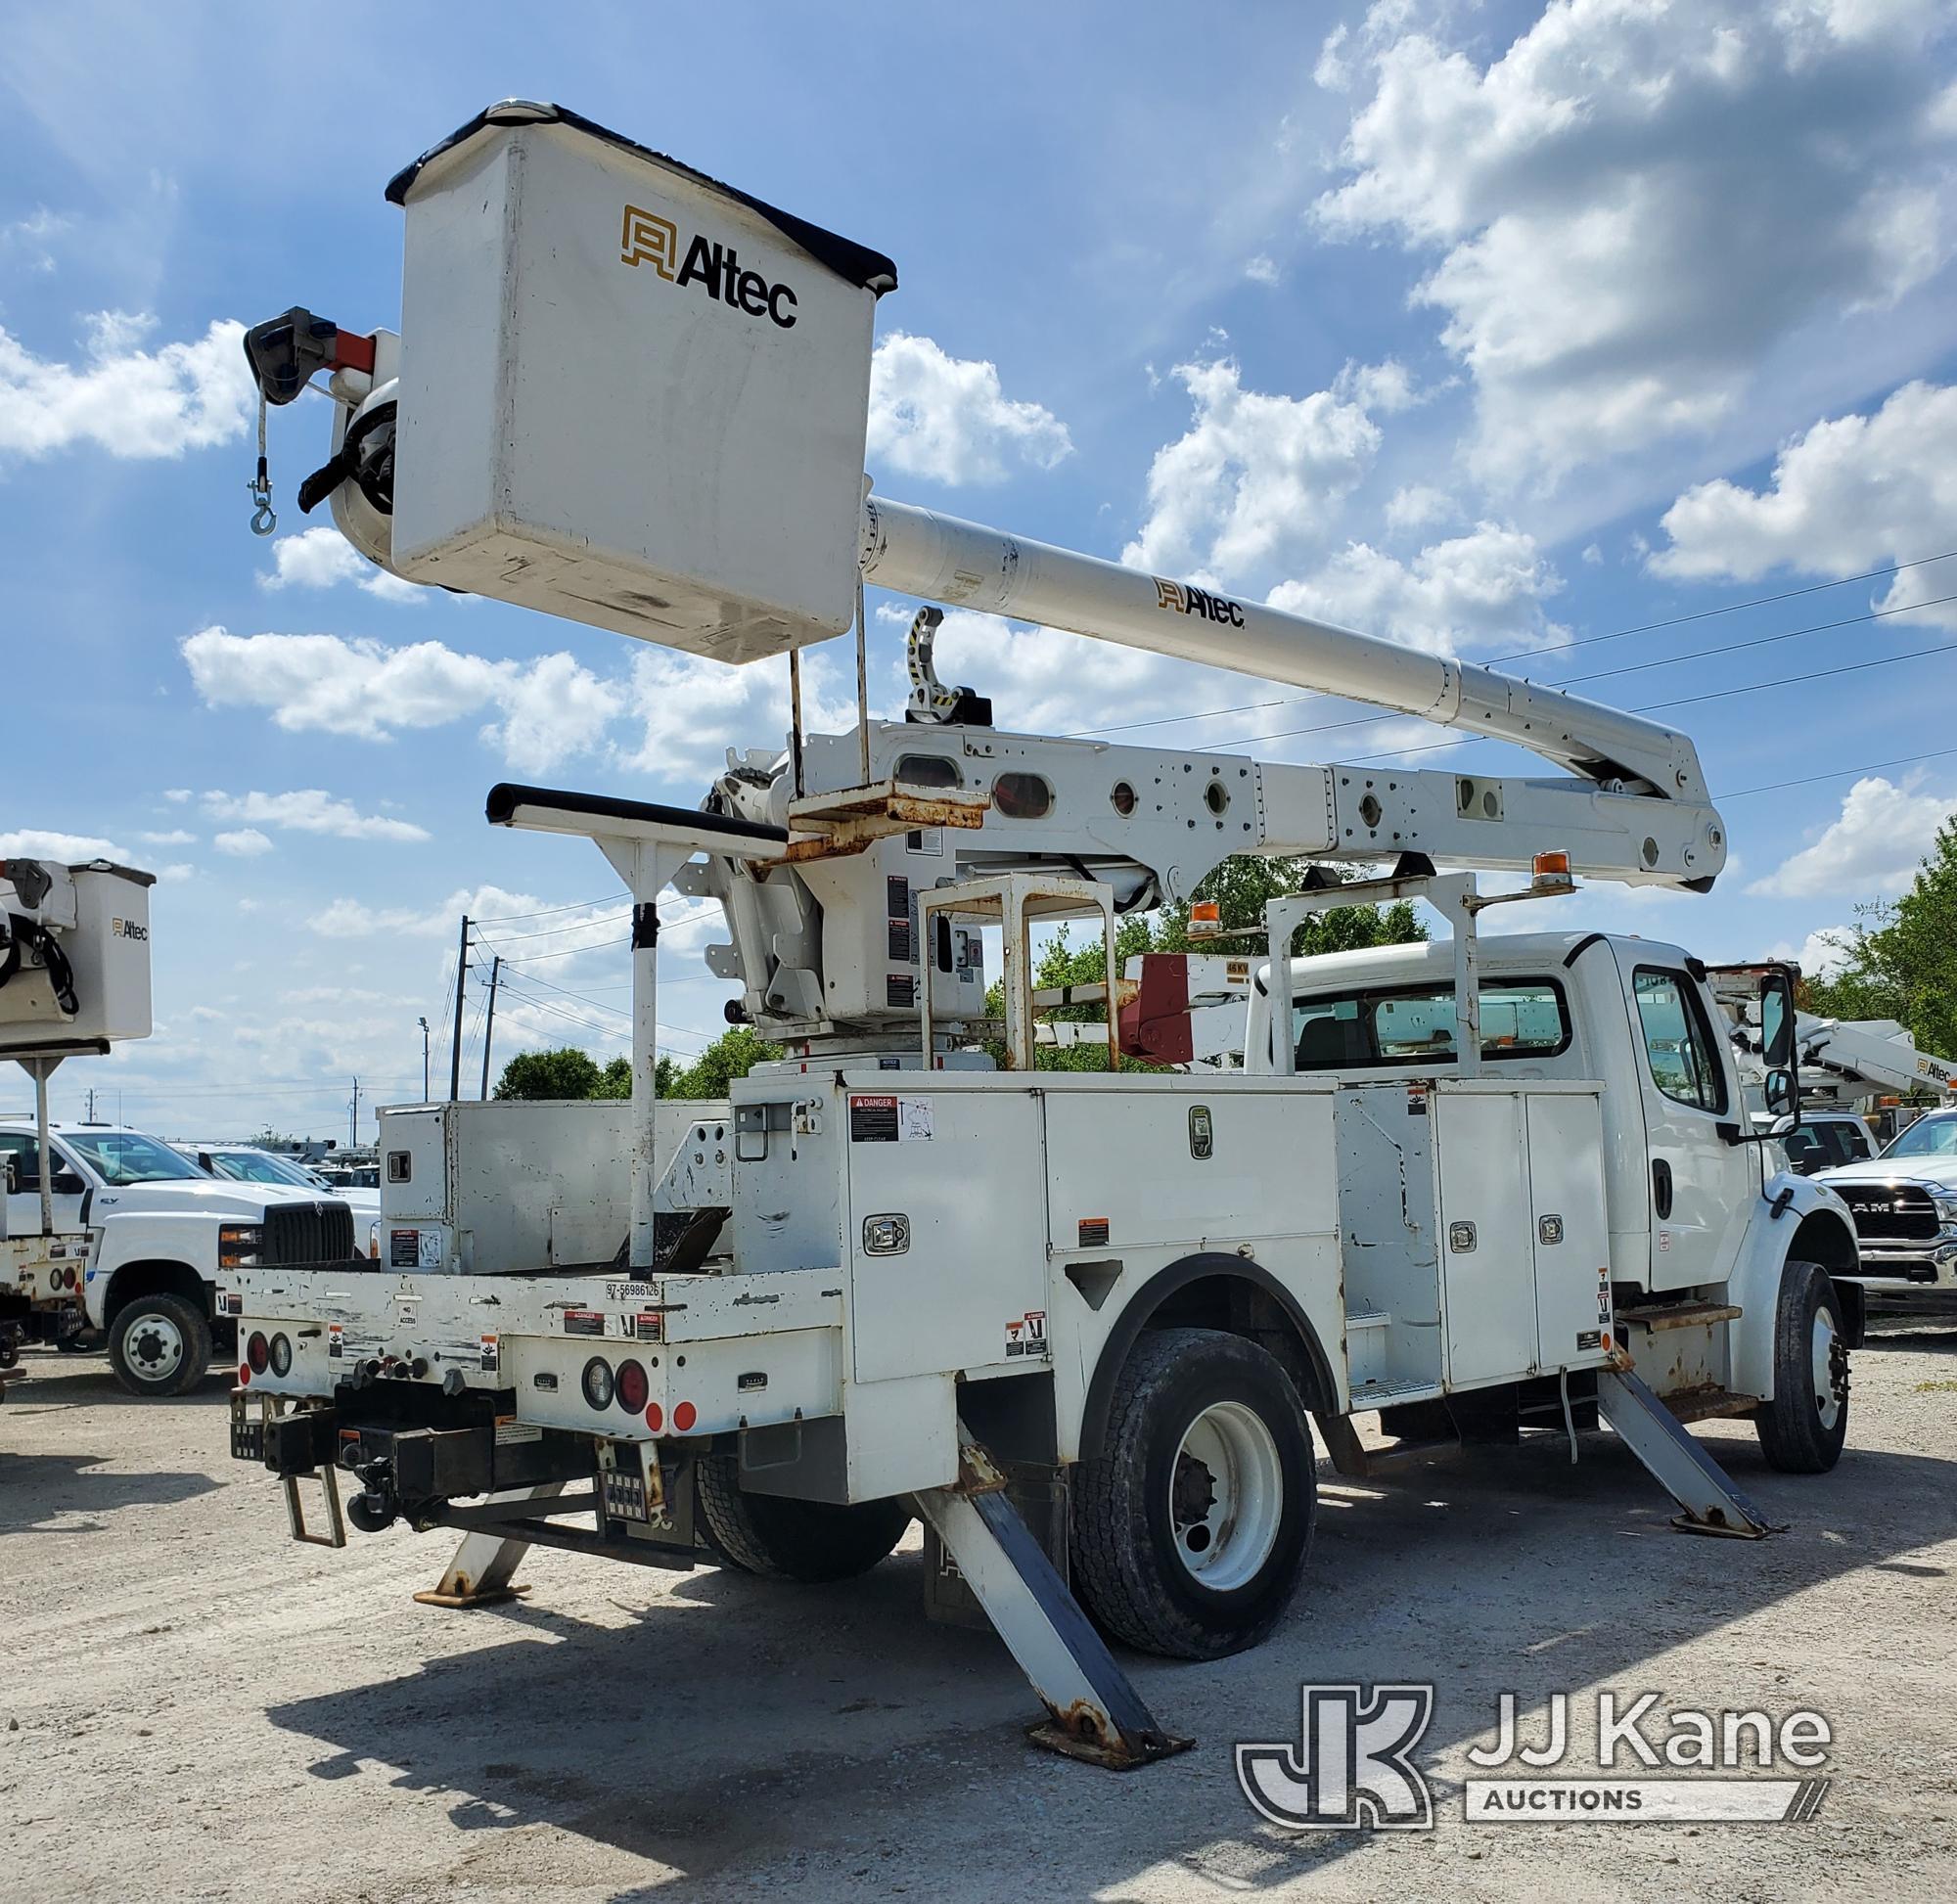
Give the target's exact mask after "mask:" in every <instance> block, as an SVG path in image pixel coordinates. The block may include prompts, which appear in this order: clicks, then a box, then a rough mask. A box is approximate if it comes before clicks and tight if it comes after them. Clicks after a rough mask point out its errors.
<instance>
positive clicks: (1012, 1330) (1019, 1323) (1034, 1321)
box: [1006, 1309, 1046, 1356]
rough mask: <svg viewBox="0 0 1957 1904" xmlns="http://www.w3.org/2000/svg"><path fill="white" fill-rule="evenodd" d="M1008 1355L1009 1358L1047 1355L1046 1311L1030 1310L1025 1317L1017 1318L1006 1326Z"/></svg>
mask: <svg viewBox="0 0 1957 1904" xmlns="http://www.w3.org/2000/svg"><path fill="white" fill-rule="evenodd" d="M1006 1353H1007V1355H1008V1356H1016V1355H1018V1356H1024V1355H1039V1356H1043V1355H1045V1353H1046V1311H1045V1310H1044V1309H1028V1310H1027V1311H1026V1312H1025V1314H1024V1315H1023V1316H1019V1317H1016V1318H1015V1319H1014V1320H1013V1321H1012V1322H1009V1323H1008V1324H1007V1325H1006Z"/></svg>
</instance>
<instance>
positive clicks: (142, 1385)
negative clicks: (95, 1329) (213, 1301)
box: [109, 1292, 210, 1400]
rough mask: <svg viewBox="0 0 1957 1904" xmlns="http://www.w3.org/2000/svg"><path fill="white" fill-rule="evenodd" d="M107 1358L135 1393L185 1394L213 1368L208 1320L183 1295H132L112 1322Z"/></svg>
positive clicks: (153, 1397)
mask: <svg viewBox="0 0 1957 1904" xmlns="http://www.w3.org/2000/svg"><path fill="white" fill-rule="evenodd" d="M109 1363H110V1366H111V1367H112V1368H113V1369H114V1371H115V1379H116V1381H118V1382H119V1383H121V1384H122V1385H123V1387H125V1388H126V1389H128V1391H129V1392H130V1393H131V1394H132V1395H141V1396H143V1397H144V1398H145V1399H146V1400H158V1399H161V1398H162V1397H165V1396H168V1395H182V1394H187V1393H188V1392H189V1391H190V1390H191V1389H193V1388H195V1387H196V1386H197V1384H198V1383H200V1382H202V1381H203V1380H204V1377H205V1371H206V1370H207V1369H208V1368H209V1367H210V1323H209V1321H208V1319H207V1318H206V1317H205V1313H204V1310H203V1309H202V1308H201V1307H200V1306H199V1305H198V1304H196V1303H194V1302H191V1301H189V1300H188V1299H186V1298H185V1297H183V1296H181V1295H171V1294H168V1293H166V1292H165V1293H161V1294H158V1295H137V1296H131V1297H130V1298H129V1300H128V1301H127V1302H125V1303H124V1304H123V1305H122V1307H121V1308H120V1309H118V1310H117V1311H116V1314H115V1320H114V1322H113V1323H112V1324H111V1325H110V1329H109Z"/></svg>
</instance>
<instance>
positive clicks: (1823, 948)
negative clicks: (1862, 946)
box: [1794, 926, 1855, 978]
mask: <svg viewBox="0 0 1957 1904" xmlns="http://www.w3.org/2000/svg"><path fill="white" fill-rule="evenodd" d="M1854 943H1855V934H1854V932H1853V930H1852V929H1850V928H1848V927H1846V926H1824V927H1822V928H1821V929H1820V930H1819V931H1815V932H1809V933H1808V935H1807V936H1806V938H1805V939H1803V940H1802V941H1801V946H1800V950H1799V951H1798V953H1796V954H1795V960H1794V962H1795V964H1796V965H1798V967H1799V968H1800V970H1801V974H1802V975H1803V976H1804V977H1808V978H1832V977H1833V976H1834V975H1835V974H1836V973H1838V972H1840V971H1841V970H1842V968H1843V966H1844V965H1846V964H1847V963H1848V955H1849V953H1850V952H1851V951H1852V950H1853V948H1854Z"/></svg>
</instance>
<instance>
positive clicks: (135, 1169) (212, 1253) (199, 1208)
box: [0, 1119, 355, 1396]
mask: <svg viewBox="0 0 1957 1904" xmlns="http://www.w3.org/2000/svg"><path fill="white" fill-rule="evenodd" d="M48 1144H49V1148H50V1150H51V1151H52V1152H53V1154H54V1157H53V1162H54V1174H53V1180H52V1183H51V1186H50V1188H51V1189H52V1192H53V1204H54V1227H55V1231H56V1233H57V1234H58V1235H61V1236H64V1237H71V1236H74V1235H76V1234H77V1233H80V1232H86V1233H87V1238H88V1243H87V1255H86V1258H85V1262H84V1264H83V1266H82V1268H81V1285H82V1288H81V1294H82V1305H83V1310H84V1313H85V1315H86V1318H87V1321H88V1324H89V1326H90V1327H91V1328H94V1329H98V1330H100V1331H101V1332H102V1333H103V1336H104V1337H105V1338H106V1340H107V1342H108V1345H109V1358H110V1362H111V1364H112V1365H113V1366H114V1370H115V1374H116V1377H117V1379H118V1380H119V1381H120V1382H121V1383H122V1385H123V1386H124V1387H125V1388H127V1389H128V1390H129V1391H130V1393H131V1394H135V1395H144V1396H159V1395H180V1394H182V1393H184V1392H185V1391H186V1390H187V1389H189V1388H192V1387H194V1386H195V1385H196V1384H197V1383H199V1382H201V1381H202V1380H203V1379H204V1375H205V1371H206V1370H207V1369H208V1368H209V1366H210V1358H211V1351H212V1348H213V1345H214V1341H215V1339H216V1338H217V1337H223V1338H224V1339H225V1340H226V1341H227V1342H228V1341H229V1339H230V1337H231V1335H232V1333H233V1332H232V1329H231V1325H230V1321H229V1319H228V1318H227V1317H226V1315H225V1314H224V1305H223V1300H222V1291H223V1286H224V1283H225V1280H226V1278H227V1276H228V1275H229V1273H230V1272H232V1271H233V1270H236V1269H239V1268H242V1267H246V1266H249V1265H250V1264H254V1263H278V1262H284V1263H296V1262H326V1261H331V1260H334V1259H336V1258H342V1257H347V1256H351V1255H352V1254H353V1253H354V1244H355V1239H354V1230H353V1213H352V1211H351V1210H349V1209H348V1208H347V1206H346V1204H345V1203H343V1202H341V1201H339V1200H337V1199H333V1198H326V1197H321V1196H319V1195H317V1194H308V1193H307V1192H305V1191H303V1190H299V1189H296V1188H290V1187H287V1186H285V1185H280V1184H261V1183H226V1182H219V1181H215V1180H213V1179H212V1178H210V1177H208V1176H206V1175H205V1172H204V1171H202V1170H200V1169H199V1168H198V1167H197V1165H196V1164H194V1163H192V1162H190V1161H189V1160H188V1159H187V1158H185V1157H182V1156H178V1155H177V1153H176V1152H175V1151H173V1150H171V1149H170V1147H169V1146H168V1145H167V1144H165V1143H163V1142H161V1140H160V1139H158V1138H155V1137H149V1136H146V1135H145V1134H144V1133H143V1132H141V1131H137V1130H130V1129H128V1128H126V1127H125V1126H122V1125H118V1124H68V1123H57V1124H53V1125H51V1126H50V1129H49V1137H48ZM5 1157H11V1158H12V1159H13V1163H14V1168H13V1172H12V1181H13V1190H12V1192H11V1193H10V1195H9V1197H8V1200H7V1201H8V1229H9V1231H10V1232H12V1233H14V1234H18V1235H32V1234H33V1233H35V1232H37V1231H38V1230H39V1229H40V1188H41V1162H40V1150H39V1146H38V1143H37V1141H36V1138H35V1135H34V1126H33V1123H32V1122H31V1120H27V1119H21V1120H18V1121H7V1122H0V1158H5Z"/></svg>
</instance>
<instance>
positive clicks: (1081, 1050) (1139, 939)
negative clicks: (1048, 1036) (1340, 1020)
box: [985, 854, 1427, 1071]
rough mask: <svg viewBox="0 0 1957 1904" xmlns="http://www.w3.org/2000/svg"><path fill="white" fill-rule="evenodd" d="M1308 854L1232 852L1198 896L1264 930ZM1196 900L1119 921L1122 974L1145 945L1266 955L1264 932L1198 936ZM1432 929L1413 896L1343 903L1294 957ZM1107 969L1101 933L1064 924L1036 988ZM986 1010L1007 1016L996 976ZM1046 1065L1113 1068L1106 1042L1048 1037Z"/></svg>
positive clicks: (1077, 981)
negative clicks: (1193, 920)
mask: <svg viewBox="0 0 1957 1904" xmlns="http://www.w3.org/2000/svg"><path fill="white" fill-rule="evenodd" d="M1309 864H1310V862H1309V861H1307V860H1302V859H1260V858H1254V857H1252V856H1250V855H1248V854H1246V855H1239V856H1237V857H1234V858H1231V859H1226V860H1225V861H1224V862H1223V863H1222V865H1220V866H1218V867H1217V868H1216V869H1215V870H1214V871H1213V872H1212V873H1210V874H1209V876H1208V877H1207V878H1206V879H1205V880H1204V881H1203V882H1202V883H1201V884H1199V885H1198V886H1197V888H1196V891H1195V893H1194V894H1193V895H1192V897H1193V900H1195V901H1202V902H1210V901H1213V902H1214V903H1215V906H1216V909H1217V918H1218V920H1219V922H1220V924H1221V927H1222V929H1223V930H1224V931H1226V932H1230V931H1242V930H1250V931H1260V930H1261V929H1262V926H1263V923H1264V904H1265V902H1266V901H1267V900H1270V899H1276V898H1281V897H1283V896H1284V895H1285V894H1287V893H1291V892H1296V891H1297V890H1298V889H1299V888H1300V887H1301V886H1302V884H1303V883H1304V874H1305V869H1306V867H1307V866H1308V865H1309ZM1189 910H1190V909H1189V906H1188V905H1187V904H1184V905H1177V906H1170V907H1167V908H1165V909H1164V910H1163V911H1161V912H1160V913H1157V914H1155V915H1153V916H1152V917H1151V916H1149V915H1146V914H1142V913H1128V914H1126V915H1125V916H1124V917H1122V918H1121V919H1120V920H1119V921H1117V922H1116V926H1115V975H1117V976H1118V975H1120V974H1121V972H1122V971H1123V970H1124V969H1125V967H1126V965H1127V962H1128V960H1129V959H1131V958H1132V957H1134V956H1135V955H1136V954H1137V953H1141V952H1221V951H1232V952H1238V953H1245V952H1248V953H1249V954H1250V955H1251V956H1252V958H1256V957H1259V956H1261V954H1262V953H1263V951H1264V946H1263V945H1262V943H1261V942H1260V940H1259V939H1256V938H1227V939H1223V940H1220V941H1219V940H1217V939H1215V938H1193V937H1191V935H1190V931H1189ZM1426 937H1427V928H1426V927H1425V926H1424V925H1423V924H1422V923H1421V920H1420V916H1419V914H1418V913H1417V912H1416V911H1415V910H1414V907H1413V905H1412V903H1411V902H1410V901H1408V900H1404V899H1402V900H1397V901H1395V902H1394V903H1393V904H1392V905H1389V906H1335V907H1333V908H1332V909H1331V910H1330V911H1329V912H1323V913H1318V914H1315V915H1314V916H1313V917H1312V918H1310V919H1308V920H1306V921H1305V923H1304V924H1303V925H1302V926H1300V927H1299V928H1298V929H1297V932H1296V933H1295V934H1294V935H1293V938H1292V948H1291V949H1292V954H1293V956H1294V957H1309V956H1312V955H1315V954H1317V953H1320V952H1351V951H1357V950H1360V949H1362V948H1364V947H1367V946H1374V945H1402V944H1406V943H1408V942H1409V941H1420V940H1424V939H1425V938H1426ZM1105 976H1106V974H1105V972H1104V971H1103V968H1102V963H1101V934H1100V933H1099V931H1092V932H1089V933H1088V934H1087V936H1086V938H1085V940H1084V942H1082V943H1080V944H1075V942H1074V940H1073V937H1072V934H1071V932H1070V929H1069V928H1067V927H1065V926H1063V927H1062V928H1061V929H1060V930H1059V931H1057V932H1056V933H1055V934H1054V935H1053V937H1052V938H1051V939H1049V940H1048V941H1047V943H1046V946H1045V948H1044V949H1043V950H1042V951H1041V953H1040V955H1039V958H1038V960H1037V961H1036V963H1035V965H1034V967H1033V986H1034V989H1035V990H1039V991H1046V990H1048V989H1051V988H1054V987H1057V986H1062V985H1098V984H1100V983H1102V982H1103V979H1104V978H1105ZM985 1010H986V1013H987V1016H989V1017H991V1018H1003V1017H1004V1016H1005V1010H1006V1003H1005V987H1004V984H1003V982H1002V981H995V982H994V983H993V985H992V987H991V989H990V990H989V991H988V992H987V993H986V998H985ZM1044 1016H1046V1017H1050V1018H1054V1019H1074V1020H1102V1019H1103V1018H1104V1017H1105V1015H1104V1013H1103V1010H1102V1008H1101V1007H1100V1006H1099V1005H1062V1006H1057V1007H1055V1009H1054V1010H1053V1011H1052V1012H1051V1013H1048V1014H1045V1015H1044ZM987 1049H988V1050H990V1051H991V1053H992V1056H993V1057H994V1059H996V1060H997V1061H999V1062H1000V1063H1002V1064H1003V1063H1004V1061H1005V1045H1004V1043H1003V1042H993V1041H988V1043H987ZM1034 1063H1035V1064H1036V1065H1038V1067H1039V1068H1040V1069H1041V1070H1049V1071H1098V1070H1105V1069H1106V1068H1107V1065H1108V1058H1107V1052H1106V1049H1105V1047H1103V1046H1102V1045H1100V1044H1099V1043H1094V1044H1086V1045H1042V1046H1040V1047H1039V1049H1038V1051H1037V1052H1036V1053H1035V1054H1034ZM1121 1066H1122V1068H1123V1069H1124V1070H1127V1069H1135V1070H1153V1069H1155V1068H1157V1067H1156V1066H1154V1065H1144V1064H1142V1063H1140V1061H1138V1060H1135V1059H1129V1058H1124V1059H1123V1060H1122V1061H1121Z"/></svg>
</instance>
